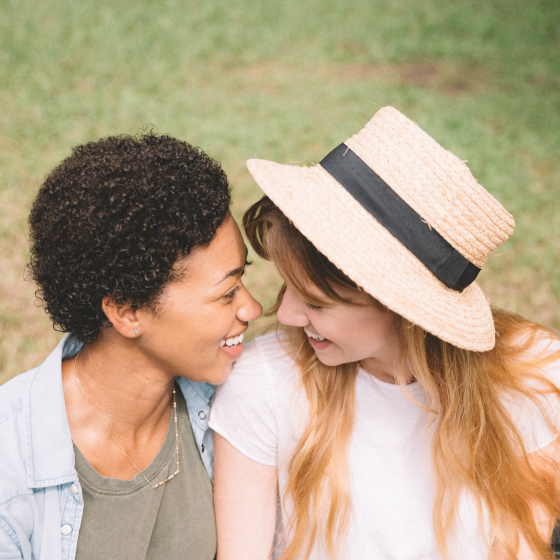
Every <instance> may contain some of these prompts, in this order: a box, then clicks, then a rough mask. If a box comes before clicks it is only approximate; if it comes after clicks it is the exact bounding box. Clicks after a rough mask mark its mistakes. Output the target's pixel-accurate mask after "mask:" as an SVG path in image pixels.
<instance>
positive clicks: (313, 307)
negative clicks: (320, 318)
mask: <svg viewBox="0 0 560 560" xmlns="http://www.w3.org/2000/svg"><path fill="white" fill-rule="evenodd" d="M305 305H306V306H307V307H309V309H313V310H314V311H320V310H321V309H323V308H322V307H321V306H320V305H313V304H312V303H308V302H307V301H306V302H305Z"/></svg>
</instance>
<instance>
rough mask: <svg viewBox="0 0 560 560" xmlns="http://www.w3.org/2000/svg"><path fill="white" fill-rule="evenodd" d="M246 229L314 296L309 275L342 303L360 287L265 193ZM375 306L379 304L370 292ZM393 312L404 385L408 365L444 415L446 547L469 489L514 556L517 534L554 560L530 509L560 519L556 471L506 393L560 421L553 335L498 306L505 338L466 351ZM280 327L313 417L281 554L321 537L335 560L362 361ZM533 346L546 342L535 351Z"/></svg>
mask: <svg viewBox="0 0 560 560" xmlns="http://www.w3.org/2000/svg"><path fill="white" fill-rule="evenodd" d="M243 226H244V228H245V232H246V234H247V237H248V239H249V241H250V243H251V245H252V246H253V248H254V249H255V251H256V253H257V254H258V255H260V256H261V257H263V258H265V259H268V260H271V261H273V262H274V263H275V264H276V266H277V267H278V269H279V270H280V271H281V273H282V275H283V276H284V278H286V279H288V280H289V281H290V283H292V284H293V285H295V286H296V288H297V289H298V291H299V292H301V293H302V294H304V295H305V296H306V298H308V299H309V301H310V302H311V303H314V302H315V301H316V296H314V295H313V294H312V293H309V290H308V285H309V282H310V283H312V284H313V285H315V286H316V287H318V288H319V290H321V291H322V292H323V293H324V294H325V295H326V296H327V297H329V298H331V299H334V300H335V301H339V302H345V303H349V302H346V301H345V300H344V299H343V298H342V297H341V296H340V295H339V294H338V292H337V291H336V287H344V288H354V289H356V290H358V289H359V288H358V287H357V286H356V285H355V284H354V283H353V282H352V281H351V280H350V279H349V278H348V277H346V276H345V275H344V274H343V273H342V272H341V271H340V270H338V269H337V268H336V267H335V266H334V265H333V264H332V263H330V262H329V261H328V259H326V257H324V255H322V254H321V253H319V252H318V251H317V250H316V249H315V247H314V246H313V245H312V244H311V243H310V242H309V241H308V240H307V239H306V238H305V237H303V236H302V235H301V234H300V233H299V232H298V230H297V229H296V228H295V227H294V226H293V225H292V224H291V222H289V220H288V219H287V218H286V217H285V216H284V215H283V214H282V212H281V211H280V210H279V209H278V208H277V207H276V206H275V205H274V204H273V203H272V202H271V201H270V200H269V199H268V198H267V197H264V198H263V199H261V200H260V201H258V202H257V203H256V204H254V205H253V206H252V207H251V208H250V209H249V210H248V211H247V212H246V213H245V215H244V217H243ZM282 295H283V294H282V292H281V293H280V294H279V296H278V301H277V304H276V306H275V308H274V309H273V310H272V312H274V311H275V310H276V309H277V308H278V306H279V304H280V302H281V298H282ZM318 303H319V304H320V302H318ZM372 304H374V305H379V306H381V304H380V303H379V302H376V301H375V300H374V299H373V298H372ZM396 317H397V318H396V325H395V329H396V332H397V334H398V336H399V339H400V343H401V355H400V357H399V367H398V368H397V371H396V372H395V379H396V382H397V383H398V384H399V385H401V386H402V387H403V388H404V387H405V386H406V383H407V379H406V377H405V372H406V371H412V372H414V377H415V379H416V380H417V381H419V382H420V383H421V385H422V387H423V388H424V390H425V392H426V394H427V405H426V406H427V407H428V409H429V410H430V412H431V419H432V422H435V420H436V419H437V422H435V426H434V433H433V438H432V443H431V446H432V447H431V452H432V464H433V470H434V474H435V480H436V496H435V506H434V516H433V522H434V530H435V535H436V539H437V542H438V546H439V548H440V551H441V553H442V556H443V557H444V558H445V557H447V556H448V554H447V552H448V551H447V537H448V535H449V534H450V531H451V529H452V527H453V524H454V521H455V519H456V515H457V509H458V504H459V498H460V495H461V493H462V491H464V490H467V491H470V492H471V494H472V495H473V496H474V498H475V500H476V503H477V506H478V512H479V520H480V523H481V528H482V523H483V509H484V508H486V512H487V516H488V520H489V523H490V527H491V529H492V532H493V534H494V535H495V538H496V539H497V540H499V541H500V542H501V543H502V544H503V546H504V548H505V549H506V551H507V552H508V553H509V555H510V556H511V558H516V550H517V548H518V546H519V539H518V534H519V532H521V533H522V534H523V535H524V537H525V539H526V541H527V543H528V545H529V546H530V547H531V548H532V550H533V551H534V552H535V553H536V554H537V555H538V557H539V558H552V552H551V548H550V543H549V542H547V541H545V540H543V537H542V536H541V535H540V534H539V531H538V528H537V522H536V520H535V519H534V517H533V508H534V507H535V506H540V507H542V508H543V509H544V511H546V512H548V513H549V514H550V516H551V518H554V517H559V516H560V492H559V491H558V489H556V487H555V480H554V477H553V475H552V474H550V471H551V469H537V468H536V467H535V465H534V464H532V463H531V461H530V460H529V458H528V456H527V449H526V447H525V443H524V441H523V439H522V437H521V435H520V433H519V431H518V429H517V427H516V426H515V425H514V423H513V421H512V419H511V417H510V414H509V411H508V408H507V406H505V404H504V398H503V397H504V395H509V396H513V397H523V398H527V399H529V400H530V401H533V402H534V403H535V404H536V405H537V406H538V407H539V408H540V409H541V411H542V412H543V414H544V415H545V419H546V421H547V422H548V423H549V424H550V425H551V427H552V425H553V419H552V418H549V417H548V416H547V415H546V412H545V411H544V409H542V406H541V400H540V397H541V395H542V394H544V393H550V394H554V395H555V396H556V397H557V398H559V399H560V390H558V389H557V388H556V387H555V386H554V385H553V384H552V383H551V382H549V381H548V380H546V379H545V378H544V377H543V375H542V368H543V367H544V366H546V365H547V364H548V363H551V362H553V361H554V360H557V359H559V358H560V352H551V351H549V350H548V346H549V344H547V342H551V341H552V340H553V339H554V338H555V337H554V335H552V334H551V333H550V332H549V331H547V330H546V329H544V328H543V327H541V326H539V325H536V324H534V323H531V322H529V321H527V320H525V319H523V318H521V317H519V316H517V315H514V314H511V313H506V312H503V311H494V321H495V325H496V332H497V341H496V346H495V348H494V349H493V350H491V351H489V352H484V353H479V352H472V351H468V350H463V349H461V348H457V347H455V346H453V345H451V344H449V343H447V342H444V341H442V340H441V339H439V338H437V337H435V336H433V335H431V334H429V333H427V332H426V331H424V330H423V329H422V328H420V327H418V326H417V325H414V324H412V323H410V322H409V321H407V320H406V319H404V318H402V317H399V316H396ZM281 328H282V329H283V330H284V331H286V333H287V340H288V344H289V348H290V352H291V354H292V356H293V358H294V360H295V361H296V363H297V364H298V366H299V369H300V372H301V379H302V384H303V387H304V389H305V392H306V395H307V399H308V401H309V409H310V420H309V423H308V425H307V426H306V428H305V429H304V431H303V434H302V435H301V437H300V439H299V441H298V443H297V445H296V448H295V451H294V454H293V456H292V459H291V462H290V464H289V467H288V482H287V486H286V490H285V494H284V496H283V500H284V503H285V504H287V503H289V504H290V508H291V511H292V514H291V518H290V520H289V525H288V527H287V529H286V532H285V534H287V535H289V542H288V543H287V547H286V550H285V552H284V554H283V555H282V560H296V559H299V558H303V559H305V560H308V559H309V557H310V555H311V552H312V550H313V546H314V544H315V542H317V541H318V540H320V541H322V542H323V543H324V546H325V548H326V551H327V554H328V557H329V558H330V559H333V560H334V559H336V558H338V557H339V551H340V547H341V546H342V543H343V539H344V536H345V533H346V530H347V527H348V521H349V516H350V507H351V495H350V488H349V486H348V479H349V477H348V459H347V456H348V445H349V441H350V437H351V434H352V431H353V427H354V408H355V406H354V387H355V380H356V376H357V372H358V364H356V363H350V364H343V365H340V366H336V367H331V366H326V365H324V364H322V363H321V362H320V361H319V360H318V359H317V357H316V355H315V352H314V350H313V348H312V347H311V346H310V344H309V343H308V341H307V336H306V335H305V333H304V331H303V329H301V328H295V327H284V326H281ZM536 347H539V348H541V351H539V352H538V355H537V354H536V352H535V348H536ZM404 390H405V393H406V389H404ZM512 535H513V537H512ZM488 544H490V543H488Z"/></svg>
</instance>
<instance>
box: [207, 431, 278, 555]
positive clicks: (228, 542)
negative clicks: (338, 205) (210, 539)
mask: <svg viewBox="0 0 560 560" xmlns="http://www.w3.org/2000/svg"><path fill="white" fill-rule="evenodd" d="M277 487H278V470H277V468H276V467H274V466H268V465H261V464H260V463H257V462H255V461H253V460H251V459H249V458H247V457H246V456H245V455H243V454H242V453H241V452H239V451H237V449H235V447H233V445H231V444H230V443H229V442H228V441H227V440H226V439H225V438H223V437H222V436H220V435H219V434H218V433H216V434H215V463H214V503H215V508H216V525H217V530H218V558H217V560H266V559H267V558H270V553H271V550H272V543H273V540H274V530H275V527H276V503H277V502H276V499H277Z"/></svg>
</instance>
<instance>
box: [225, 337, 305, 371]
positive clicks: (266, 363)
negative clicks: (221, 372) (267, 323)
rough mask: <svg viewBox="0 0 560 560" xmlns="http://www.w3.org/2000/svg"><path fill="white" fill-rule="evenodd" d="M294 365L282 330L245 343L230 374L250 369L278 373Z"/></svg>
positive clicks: (289, 369)
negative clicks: (245, 345)
mask: <svg viewBox="0 0 560 560" xmlns="http://www.w3.org/2000/svg"><path fill="white" fill-rule="evenodd" d="M295 367H296V364H295V362H294V360H293V358H292V356H291V355H290V352H289V343H288V340H287V338H286V336H285V335H284V334H283V333H282V332H272V333H269V334H266V335H264V336H259V337H258V338H256V339H255V340H253V341H252V342H250V343H249V344H247V347H246V348H245V349H244V351H243V354H242V355H241V358H239V360H237V361H236V362H235V364H234V366H233V370H232V375H233V374H238V375H239V373H241V374H243V373H246V372H252V371H258V372H260V373H262V372H263V371H266V372H267V373H272V374H278V373H283V372H285V371H286V370H288V371H292V370H293V369H294V368H295Z"/></svg>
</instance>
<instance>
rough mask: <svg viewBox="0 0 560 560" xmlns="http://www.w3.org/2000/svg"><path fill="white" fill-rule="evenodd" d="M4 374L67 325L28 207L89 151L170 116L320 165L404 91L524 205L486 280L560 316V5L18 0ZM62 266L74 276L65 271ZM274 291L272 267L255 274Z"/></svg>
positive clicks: (6, 60)
mask: <svg viewBox="0 0 560 560" xmlns="http://www.w3.org/2000/svg"><path fill="white" fill-rule="evenodd" d="M0 14H1V16H0V109H1V110H0V267H1V268H0V272H1V273H2V274H1V276H0V382H2V381H3V380H6V379H8V378H9V377H11V376H12V375H14V374H16V373H19V372H20V371H23V370H24V369H27V368H30V367H33V366H34V365H37V364H38V363H40V361H41V360H42V359H43V358H44V357H45V356H46V355H47V354H48V352H49V351H50V349H51V348H52V347H53V345H54V344H55V342H56V340H58V338H59V335H58V334H57V333H54V332H53V331H52V329H51V327H50V323H49V321H48V319H47V318H46V317H45V316H44V314H43V313H42V312H41V310H39V309H36V308H35V306H34V296H33V292H34V287H33V286H32V285H31V284H30V283H29V282H24V280H23V277H24V266H25V262H26V258H27V249H26V216H27V213H28V210H29V205H30V203H31V200H32V199H33V196H34V194H35V193H36V191H37V189H38V187H39V185H40V183H41V180H42V179H43V177H44V176H45V175H46V174H47V173H48V171H49V170H50V169H51V168H52V167H53V166H54V165H56V164H57V163H58V162H59V161H60V160H61V159H62V158H64V157H65V156H67V155H68V154H69V152H70V149H71V147H72V146H74V145H76V144H79V143H83V142H86V141H88V140H92V139H95V138H98V137H100V136H105V135H108V134H119V133H131V134H135V133H137V132H138V131H139V129H141V128H143V127H145V126H147V125H153V126H154V128H155V130H156V131H157V132H160V133H169V134H171V135H173V136H177V137H179V138H182V139H184V140H187V141H188V142H190V143H193V144H196V145H200V146H201V147H202V148H203V149H204V150H205V151H207V152H208V153H209V154H210V155H212V156H213V157H214V158H216V159H218V160H220V161H221V162H222V164H223V166H224V168H225V170H226V171H227V173H228V175H229V176H230V179H231V182H232V185H233V186H234V193H235V200H234V213H235V215H236V216H237V217H239V216H240V215H241V214H242V212H243V210H244V209H245V208H246V207H247V206H248V205H249V204H250V203H251V202H253V201H254V200H255V199H256V198H257V197H259V196H260V194H259V193H260V191H259V189H258V187H256V185H255V184H254V183H253V182H252V180H251V179H250V177H249V175H248V173H247V171H246V169H245V166H244V162H245V160H246V159H248V158H249V157H255V156H258V157H261V158H265V159H271V160H276V161H280V162H289V161H291V162H296V161H297V162H302V163H308V164H309V163H313V162H317V161H319V160H320V159H321V157H322V156H323V155H325V153H327V152H328V151H329V150H330V149H332V148H333V147H334V146H336V145H337V144H338V143H340V142H341V141H343V140H344V139H345V138H347V137H348V136H350V135H351V134H353V133H355V132H357V131H358V130H359V129H360V128H361V127H362V126H363V125H364V124H365V123H366V122H367V120H369V118H371V116H372V115H373V113H374V112H375V110H376V109H377V108H378V107H379V106H383V105H389V104H390V105H393V106H395V107H397V108H398V109H400V110H401V111H403V112H404V113H405V114H406V115H407V116H409V117H410V118H412V119H413V120H415V121H416V122H418V123H419V124H420V125H421V126H422V128H424V129H425V130H426V131H427V132H429V133H430V134H431V135H432V136H434V137H435V138H436V140H438V141H439V142H440V143H441V144H442V145H443V146H445V147H446V148H448V149H450V150H451V151H453V152H455V153H456V154H457V155H459V156H460V157H461V159H468V160H469V163H468V165H469V167H470V168H471V170H472V171H473V174H474V175H475V177H477V178H478V179H479V180H480V182H481V183H482V184H483V185H484V186H486V188H488V189H489V190H490V192H492V193H493V194H494V195H495V196H496V197H497V198H498V199H499V200H500V201H501V202H502V203H503V204H504V205H505V206H506V207H507V208H508V209H509V210H510V211H511V212H512V213H513V214H514V216H515V217H516V221H517V228H516V232H515V234H514V236H513V238H512V239H511V240H510V241H508V242H507V243H506V244H505V245H504V246H503V247H502V248H500V249H498V250H497V252H496V253H497V254H496V255H493V256H492V257H491V258H490V260H489V262H488V263H487V265H486V266H485V269H484V271H483V272H482V274H481V276H480V283H481V284H482V286H483V288H484V289H485V291H486V292H487V294H488V295H489V297H490V299H491V300H492V302H493V303H494V304H495V305H497V306H501V307H506V308H509V309H512V310H515V311H518V312H520V313H522V314H524V315H526V316H528V317H529V318H532V319H534V320H537V321H540V322H542V323H544V324H545V325H547V326H549V327H552V328H554V329H556V330H560V306H559V301H560V269H559V264H558V263H559V262H560V243H559V240H560V221H559V219H558V214H559V211H560V166H559V165H558V154H559V152H560V56H559V55H558V53H559V52H560V3H559V2H558V1H557V0H535V1H532V2H526V1H525V0H484V1H483V0H461V1H454V2H445V1H443V0H422V1H419V0H391V1H389V0H347V1H345V2H343V3H342V2H337V1H335V0H321V1H319V0H308V1H307V2H301V1H297V0H279V1H278V2H275V3H270V2H264V1H263V0H238V1H236V2H224V1H223V0H219V1H216V0H208V1H207V2H205V3H194V2H180V1H179V0H163V1H160V0H158V1H157V2H156V1H154V0H136V1H134V2H133V1H131V0H120V1H119V2H109V1H108V0H99V1H97V2H91V1H87V0H86V1H84V2H70V1H68V0H57V1H55V0H42V1H41V2H39V1H38V0H26V1H23V0H0ZM62 273H63V271H62ZM248 283H249V286H250V288H251V289H252V290H253V291H254V292H255V295H256V296H257V297H258V298H259V299H261V300H262V301H263V302H264V303H265V304H270V303H271V301H272V300H273V298H274V291H275V289H276V286H277V280H276V279H275V276H274V273H273V271H272V270H271V269H270V267H269V266H265V265H264V264H263V263H260V262H256V263H255V265H254V266H253V267H252V268H251V270H250V272H249V275H248Z"/></svg>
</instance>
